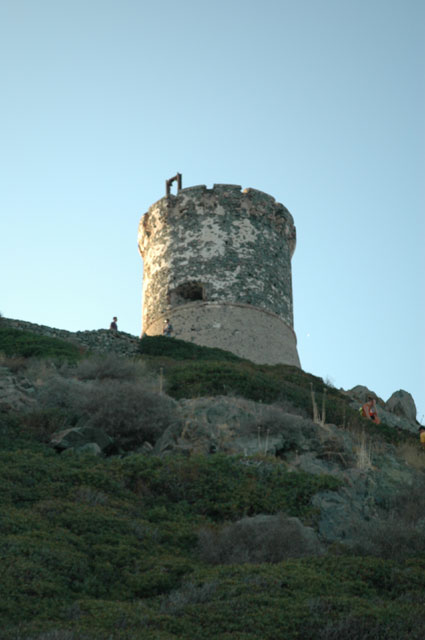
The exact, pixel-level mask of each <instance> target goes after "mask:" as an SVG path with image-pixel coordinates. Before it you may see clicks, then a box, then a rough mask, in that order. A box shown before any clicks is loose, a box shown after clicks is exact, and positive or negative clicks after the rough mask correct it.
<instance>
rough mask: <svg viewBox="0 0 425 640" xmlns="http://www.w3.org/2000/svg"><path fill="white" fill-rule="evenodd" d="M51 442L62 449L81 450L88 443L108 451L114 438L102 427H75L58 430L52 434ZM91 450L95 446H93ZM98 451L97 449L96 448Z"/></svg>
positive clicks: (56, 447) (102, 450)
mask: <svg viewBox="0 0 425 640" xmlns="http://www.w3.org/2000/svg"><path fill="white" fill-rule="evenodd" d="M50 444H51V445H52V446H53V447H55V449H58V450H60V451H62V450H64V449H75V450H78V451H81V450H82V448H83V447H86V446H87V445H95V446H96V447H98V448H99V450H100V451H101V452H104V451H106V450H107V449H108V448H109V447H111V445H112V444H113V439H112V438H111V437H109V436H108V435H107V434H106V433H105V432H104V431H102V429H97V428H95V427H90V426H86V427H73V428H71V429H65V430H63V431H58V432H56V433H54V434H53V435H52V438H51V441H50ZM91 451H92V452H94V451H95V448H94V447H93V446H91ZM96 452H97V449H96Z"/></svg>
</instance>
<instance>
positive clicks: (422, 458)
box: [398, 441, 425, 471]
mask: <svg viewBox="0 0 425 640" xmlns="http://www.w3.org/2000/svg"><path fill="white" fill-rule="evenodd" d="M398 454H399V455H400V457H401V458H403V460H404V461H405V462H406V464H408V465H410V466H411V467H413V468H414V469H418V471H423V470H424V469H425V449H423V448H422V447H421V445H420V443H419V441H418V443H417V444H416V445H415V444H412V443H411V442H403V444H401V445H400V446H399V447H398Z"/></svg>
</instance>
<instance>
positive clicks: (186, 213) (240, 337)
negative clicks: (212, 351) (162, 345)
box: [139, 185, 300, 366]
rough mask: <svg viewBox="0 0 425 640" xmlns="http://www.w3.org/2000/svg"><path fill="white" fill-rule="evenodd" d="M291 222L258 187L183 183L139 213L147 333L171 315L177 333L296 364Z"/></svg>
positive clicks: (159, 327) (248, 354) (259, 358)
mask: <svg viewBox="0 0 425 640" xmlns="http://www.w3.org/2000/svg"><path fill="white" fill-rule="evenodd" d="M295 242H296V235H295V226H294V221H293V218H292V216H291V214H290V213H289V211H288V210H287V209H286V208H285V207H284V206H283V205H282V204H279V203H277V202H276V201H275V200H274V198H272V197H271V196H269V195H268V194H266V193H263V192H261V191H257V190H256V189H245V190H244V191H243V192H241V187H240V186H237V185H214V187H213V188H212V189H207V188H206V187H205V186H203V185H202V186H196V187H189V188H187V189H182V190H180V191H179V192H178V194H177V195H176V196H173V195H169V196H166V197H165V198H162V199H161V200H159V201H158V202H156V203H155V204H154V205H152V206H151V207H150V209H149V211H148V212H147V213H146V214H145V215H144V216H143V217H142V219H141V221H140V226H139V250H140V253H141V255H142V257H143V260H144V276H143V333H146V334H147V335H157V334H160V333H161V332H162V327H163V322H164V319H165V318H170V320H171V323H172V325H173V328H174V335H175V336H176V337H177V338H182V339H184V340H190V341H193V342H195V343H197V344H201V345H206V346H215V347H220V348H223V349H228V350H230V351H232V352H234V353H236V354H237V355H240V356H242V357H246V358H249V359H250V360H253V361H254V362H260V363H267V364H276V363H287V364H293V365H296V366H300V362H299V358H298V354H297V348H296V337H295V333H294V331H293V307H292V276H291V258H292V254H293V252H294V249H295Z"/></svg>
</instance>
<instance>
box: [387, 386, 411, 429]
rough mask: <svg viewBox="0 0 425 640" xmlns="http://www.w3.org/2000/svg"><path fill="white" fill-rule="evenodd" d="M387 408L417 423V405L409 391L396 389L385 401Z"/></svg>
mask: <svg viewBox="0 0 425 640" xmlns="http://www.w3.org/2000/svg"><path fill="white" fill-rule="evenodd" d="M385 409H386V410H387V411H391V412H392V413H394V414H395V415H397V416H399V417H400V418H406V419H407V420H409V422H411V423H416V405H415V401H414V400H413V397H412V396H411V394H410V393H409V392H408V391H403V389H400V390H399V391H394V393H393V395H392V396H391V398H389V400H387V402H386V403H385Z"/></svg>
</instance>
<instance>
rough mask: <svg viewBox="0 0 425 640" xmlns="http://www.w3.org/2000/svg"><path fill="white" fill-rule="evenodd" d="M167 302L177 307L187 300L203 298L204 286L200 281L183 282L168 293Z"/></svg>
mask: <svg viewBox="0 0 425 640" xmlns="http://www.w3.org/2000/svg"><path fill="white" fill-rule="evenodd" d="M168 298H169V303H170V305H171V306H172V307H177V306H179V305H181V304H187V303H188V302H196V301H197V300H205V287H204V285H203V284H201V283H200V282H184V283H183V284H180V285H179V286H178V287H176V288H175V289H171V290H170V291H169V293H168Z"/></svg>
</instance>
